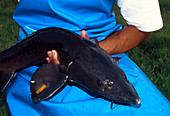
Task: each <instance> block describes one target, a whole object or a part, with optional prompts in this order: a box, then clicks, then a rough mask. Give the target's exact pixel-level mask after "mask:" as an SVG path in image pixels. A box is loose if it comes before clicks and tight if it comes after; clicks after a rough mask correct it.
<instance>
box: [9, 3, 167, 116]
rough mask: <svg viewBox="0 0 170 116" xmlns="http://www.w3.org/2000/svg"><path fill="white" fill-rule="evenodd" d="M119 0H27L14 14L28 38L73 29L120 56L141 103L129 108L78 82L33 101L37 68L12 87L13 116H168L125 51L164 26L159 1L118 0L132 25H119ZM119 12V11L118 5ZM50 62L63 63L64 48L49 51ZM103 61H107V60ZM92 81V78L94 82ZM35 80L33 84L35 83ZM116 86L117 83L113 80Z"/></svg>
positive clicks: (25, 72) (162, 101)
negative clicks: (46, 30)
mask: <svg viewBox="0 0 170 116" xmlns="http://www.w3.org/2000/svg"><path fill="white" fill-rule="evenodd" d="M115 1H116V0H79V1H75V0H64V1H62V0H43V1H42V0H41V1H39V0H21V1H20V2H19V3H18V6H17V8H16V10H15V12H14V16H13V18H14V20H15V21H16V22H17V23H18V25H19V26H20V30H19V38H18V40H22V39H23V38H25V37H26V36H28V35H30V34H32V33H33V32H35V31H37V30H39V29H42V28H46V27H58V28H64V29H67V30H70V31H73V32H75V33H77V34H79V35H80V36H81V37H82V38H86V39H88V40H90V41H91V40H94V39H97V41H98V42H96V44H98V45H99V46H100V47H101V48H102V49H104V50H105V51H106V52H107V53H108V54H109V55H111V56H112V57H120V58H121V59H120V61H119V62H118V65H119V66H120V68H121V69H122V70H123V71H124V72H125V74H126V76H127V79H128V80H129V81H130V83H132V85H133V86H134V88H135V89H136V91H137V93H138V95H139V97H140V99H141V101H139V102H140V104H141V106H140V107H138V108H136V107H135V106H133V105H132V106H126V105H122V104H118V105H117V104H116V103H113V107H114V109H113V110H111V109H110V102H109V101H107V100H104V99H102V98H96V97H93V96H91V95H89V94H87V93H86V92H84V91H83V90H81V89H79V88H77V87H76V86H72V87H70V86H66V87H65V88H64V89H63V90H62V91H61V92H59V93H58V94H56V95H55V96H54V97H52V98H51V99H48V100H43V101H41V102H40V103H37V104H35V103H33V102H32V99H31V94H30V80H31V76H32V75H33V73H34V72H35V71H36V70H37V68H38V67H37V66H32V67H29V68H27V69H24V70H22V71H20V72H18V74H17V75H16V77H17V78H16V79H15V80H14V81H13V82H12V83H11V84H10V85H9V86H8V87H7V89H6V90H7V103H8V106H9V109H10V112H11V115H13V116H15V115H17V116H18V115H54V116H56V115H57V116H59V115H75V116H78V115H88V116H94V115H101V116H103V115H129V116H131V115H159V116H160V115H164V116H165V115H168V114H170V110H169V108H170V103H169V101H168V100H167V99H166V98H165V97H164V96H163V95H162V93H160V92H159V90H158V89H157V88H156V87H155V86H154V85H153V84H152V82H151V81H150V80H149V79H148V77H147V76H146V75H145V74H144V73H143V72H142V71H141V70H140V69H139V67H138V66H136V64H135V63H134V62H133V61H132V60H131V59H130V58H129V57H128V56H127V54H126V53H125V52H128V51H129V50H131V49H133V48H134V47H136V46H138V45H140V44H142V43H143V42H145V41H147V40H148V38H149V36H150V34H151V32H153V31H156V30H159V29H161V28H162V26H163V23H162V18H161V14H160V8H159V3H158V0H150V1H146V0H117V4H118V6H119V7H120V10H121V14H122V16H123V17H124V19H125V20H126V22H127V24H128V26H126V27H123V26H122V25H121V24H117V23H116V18H115V14H114V12H112V6H113V4H114V3H115ZM113 11H114V9H113ZM47 54H48V57H47V58H46V60H47V62H48V63H52V64H56V65H58V64H60V62H59V59H60V56H58V52H57V51H56V50H52V51H48V52H47ZM101 62H102V61H101ZM89 81H90V80H89ZM32 83H33V82H32ZM110 83H112V84H114V82H110Z"/></svg>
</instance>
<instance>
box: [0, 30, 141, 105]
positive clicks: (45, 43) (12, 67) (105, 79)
mask: <svg viewBox="0 0 170 116" xmlns="http://www.w3.org/2000/svg"><path fill="white" fill-rule="evenodd" d="M50 50H56V51H57V52H58V56H59V62H60V64H58V65H55V64H48V63H47V61H46V57H47V51H50ZM30 66H39V68H38V69H37V71H35V73H34V74H33V76H32V78H31V81H30V89H31V96H32V100H33V102H35V103H38V102H40V101H42V100H47V99H49V98H51V97H53V96H54V95H56V94H57V93H59V92H60V91H61V90H62V89H63V88H64V87H65V85H70V86H72V85H75V86H77V87H79V88H80V89H82V90H84V91H85V92H87V93H88V94H90V95H92V96H94V97H101V98H103V99H105V100H108V101H110V102H111V107H112V104H113V103H116V104H123V105H128V106H135V107H139V106H140V104H141V100H140V98H139V96H138V94H137V92H136V90H135V89H134V87H133V85H132V84H131V83H130V82H129V81H128V80H127V78H126V75H125V73H124V72H123V70H122V69H120V68H119V66H118V65H117V62H116V61H115V60H114V59H112V58H111V57H110V56H109V54H108V53H107V52H106V51H105V50H103V49H102V48H100V47H99V46H98V45H96V44H94V43H92V42H91V41H88V40H86V39H84V38H82V37H80V36H79V35H78V34H76V33H74V32H71V31H69V30H66V29H61V28H56V27H49V28H44V29H40V30H38V31H36V32H34V33H33V34H31V35H29V36H27V37H26V38H24V39H23V40H21V41H19V42H17V43H16V44H14V45H12V46H11V47H9V48H7V49H5V50H3V51H1V52H0V89H1V90H4V89H5V87H6V86H7V85H8V84H9V82H10V80H12V79H13V77H14V75H15V74H16V73H17V72H19V71H21V70H22V69H25V68H27V67H30Z"/></svg>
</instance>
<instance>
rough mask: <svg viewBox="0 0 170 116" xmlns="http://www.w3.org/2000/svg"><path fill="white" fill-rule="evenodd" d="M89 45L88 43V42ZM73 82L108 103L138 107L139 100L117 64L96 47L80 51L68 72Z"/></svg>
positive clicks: (90, 46) (91, 46)
mask: <svg viewBox="0 0 170 116" xmlns="http://www.w3.org/2000/svg"><path fill="white" fill-rule="evenodd" d="M89 43H90V42H89ZM69 73H70V75H69V78H71V79H72V80H73V81H75V82H77V83H80V84H81V85H83V86H85V87H87V88H89V89H90V90H91V91H92V93H95V94H98V95H99V96H100V97H102V98H104V99H107V100H109V101H112V102H115V103H118V104H125V105H130V106H136V107H138V106H139V105H140V98H139V96H138V94H137V92H136V90H135V88H134V87H133V85H132V84H131V83H130V82H129V81H128V80H127V78H126V75H125V73H124V71H123V70H122V69H120V67H119V66H118V64H117V62H116V61H115V60H114V59H113V58H111V57H110V56H109V54H108V53H106V51H105V50H103V49H101V48H100V47H99V46H97V45H93V44H92V43H90V44H89V46H88V47H85V48H84V49H82V50H81V51H80V53H79V59H77V60H76V61H75V62H74V63H73V64H72V66H71V67H70V71H69Z"/></svg>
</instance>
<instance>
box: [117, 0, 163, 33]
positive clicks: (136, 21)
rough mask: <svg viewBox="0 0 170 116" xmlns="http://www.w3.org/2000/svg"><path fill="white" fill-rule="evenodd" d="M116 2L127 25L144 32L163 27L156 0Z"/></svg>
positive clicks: (122, 0)
mask: <svg viewBox="0 0 170 116" xmlns="http://www.w3.org/2000/svg"><path fill="white" fill-rule="evenodd" d="M117 4H118V6H119V7H120V12H121V14H122V16H123V17H124V19H125V20H126V22H127V24H128V25H133V26H136V27H137V28H138V29H139V30H140V31H144V32H152V31H156V30H159V29H161V28H162V27H163V21H162V17H161V13H160V7H159V2H158V0H117Z"/></svg>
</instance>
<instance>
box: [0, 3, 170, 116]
mask: <svg viewBox="0 0 170 116" xmlns="http://www.w3.org/2000/svg"><path fill="white" fill-rule="evenodd" d="M16 5H17V2H16V0H0V50H3V49H5V48H7V47H9V46H10V45H12V44H14V43H15V42H16V41H17V37H18V26H17V24H16V23H15V22H14V21H13V19H12V14H13V12H14V10H15V8H16ZM160 5H161V12H162V17H163V21H164V27H163V28H162V29H161V30H160V31H157V32H154V33H152V34H151V36H150V39H149V40H148V41H147V42H146V43H144V44H142V45H140V46H138V47H136V48H134V49H133V50H131V51H130V52H129V54H130V57H131V59H132V60H133V61H134V62H135V63H136V64H137V65H138V66H139V67H140V68H141V69H142V70H143V71H144V72H145V74H146V75H147V76H148V77H149V78H150V79H151V80H152V82H153V83H154V84H155V85H156V86H157V88H158V89H159V90H160V91H161V92H162V93H163V94H164V95H165V96H166V97H167V98H168V99H169V100H170V75H169V72H170V63H169V61H170V59H169V49H170V48H169V47H170V46H168V45H170V37H169V36H170V20H169V19H170V7H169V6H170V0H161V1H160ZM114 9H116V15H117V20H118V23H120V24H124V25H126V23H125V21H124V20H123V19H122V17H121V15H119V13H118V12H119V11H118V10H119V9H118V8H117V7H116V6H114ZM153 20H154V19H153ZM8 115H10V113H9V111H8V107H7V104H6V96H5V94H3V96H2V97H0V116H8Z"/></svg>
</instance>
